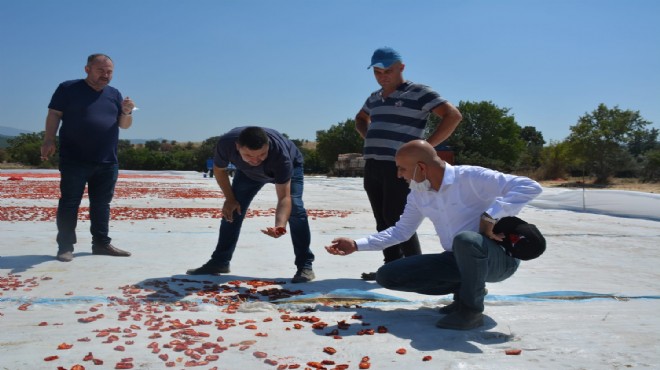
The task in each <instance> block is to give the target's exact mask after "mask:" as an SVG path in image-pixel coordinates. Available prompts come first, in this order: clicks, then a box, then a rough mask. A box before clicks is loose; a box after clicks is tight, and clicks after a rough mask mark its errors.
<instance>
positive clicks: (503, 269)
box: [376, 231, 520, 312]
mask: <svg viewBox="0 0 660 370" xmlns="http://www.w3.org/2000/svg"><path fill="white" fill-rule="evenodd" d="M452 249H453V251H452V252H443V253H439V254H422V255H419V256H414V257H410V258H404V259H402V260H399V261H395V262H392V263H388V264H386V265H384V266H382V267H381V268H380V269H379V270H378V273H377V274H376V281H377V282H378V284H380V285H382V286H383V287H385V288H387V289H392V290H400V291H404V292H415V293H420V294H429V295H444V294H452V293H453V294H454V297H455V298H454V299H456V298H459V300H460V302H461V303H462V304H463V305H464V306H466V307H468V308H469V309H471V310H473V311H477V312H483V310H484V295H485V294H486V291H485V288H486V282H489V283H494V282H499V281H503V280H505V279H507V278H509V277H511V275H513V273H514V272H516V270H517V269H518V265H519V264H520V261H519V260H517V259H515V258H513V257H510V256H508V255H507V254H506V253H505V252H504V249H503V248H502V247H501V246H500V245H498V244H497V243H496V242H495V241H493V240H491V239H489V238H487V237H485V236H483V235H481V234H479V233H477V232H473V231H463V232H461V233H459V234H458V235H456V237H455V238H454V241H453V244H452Z"/></svg>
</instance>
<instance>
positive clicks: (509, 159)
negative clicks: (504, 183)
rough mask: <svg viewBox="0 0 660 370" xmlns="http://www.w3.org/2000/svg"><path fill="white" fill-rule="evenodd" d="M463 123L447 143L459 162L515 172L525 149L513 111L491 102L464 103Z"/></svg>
mask: <svg viewBox="0 0 660 370" xmlns="http://www.w3.org/2000/svg"><path fill="white" fill-rule="evenodd" d="M458 110H460V111H461V114H462V115H463V121H461V123H460V124H459V125H458V127H457V128H456V131H455V132H454V133H453V134H452V135H451V136H450V137H449V139H448V140H447V144H448V145H449V146H451V147H452V148H453V149H454V151H455V152H456V163H458V164H471V165H478V166H484V167H488V168H493V169H497V170H502V171H511V170H513V169H514V168H516V167H517V164H518V159H519V158H520V156H521V154H522V153H523V151H524V150H525V142H524V141H523V139H522V138H521V129H520V126H519V125H518V124H517V123H516V121H515V119H514V118H513V116H510V115H509V114H508V113H509V108H499V107H498V106H496V105H495V104H493V103H492V102H489V101H482V102H463V101H461V102H460V103H459V105H458Z"/></svg>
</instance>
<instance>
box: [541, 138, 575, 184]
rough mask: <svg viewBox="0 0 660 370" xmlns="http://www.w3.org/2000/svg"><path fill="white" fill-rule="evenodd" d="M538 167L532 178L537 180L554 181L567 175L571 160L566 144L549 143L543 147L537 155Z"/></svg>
mask: <svg viewBox="0 0 660 370" xmlns="http://www.w3.org/2000/svg"><path fill="white" fill-rule="evenodd" d="M539 162H540V167H539V168H538V169H537V170H536V171H535V174H534V177H535V178H537V179H539V180H555V179H561V178H565V177H566V175H568V171H569V167H570V166H571V163H572V159H571V157H570V153H569V150H568V144H566V142H552V141H551V142H550V145H548V146H546V147H543V148H542V149H541V152H540V155H539Z"/></svg>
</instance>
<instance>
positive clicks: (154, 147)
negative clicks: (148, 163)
mask: <svg viewBox="0 0 660 370" xmlns="http://www.w3.org/2000/svg"><path fill="white" fill-rule="evenodd" d="M160 146H161V143H160V141H158V140H147V141H146V142H145V143H144V147H145V148H147V150H151V151H152V152H157V151H160Z"/></svg>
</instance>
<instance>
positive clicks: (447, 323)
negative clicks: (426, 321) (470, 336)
mask: <svg viewBox="0 0 660 370" xmlns="http://www.w3.org/2000/svg"><path fill="white" fill-rule="evenodd" d="M483 324H484V314H483V313H481V312H476V311H471V310H469V309H466V308H465V307H461V308H460V309H458V310H456V311H454V312H452V313H450V314H449V315H447V316H445V317H443V318H441V319H440V320H438V322H437V323H436V324H435V326H437V327H439V328H442V329H453V330H470V329H474V328H478V327H480V326H482V325H483Z"/></svg>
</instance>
